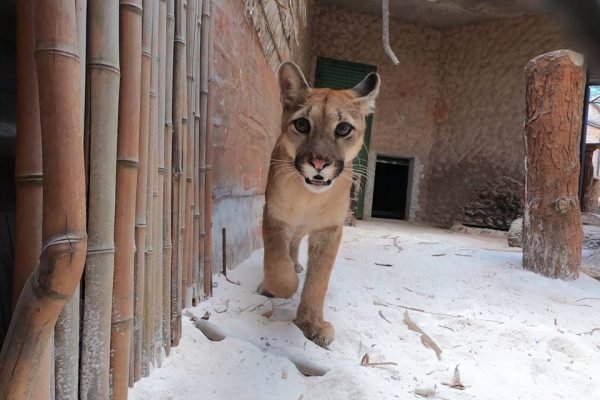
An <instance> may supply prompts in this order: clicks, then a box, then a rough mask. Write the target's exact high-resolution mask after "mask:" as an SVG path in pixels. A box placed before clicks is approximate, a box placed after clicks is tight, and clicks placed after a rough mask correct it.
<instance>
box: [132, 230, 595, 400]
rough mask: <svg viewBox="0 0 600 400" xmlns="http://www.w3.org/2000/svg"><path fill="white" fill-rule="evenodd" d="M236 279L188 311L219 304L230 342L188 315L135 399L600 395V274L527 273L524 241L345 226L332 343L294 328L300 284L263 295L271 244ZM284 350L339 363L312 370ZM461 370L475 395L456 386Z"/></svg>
mask: <svg viewBox="0 0 600 400" xmlns="http://www.w3.org/2000/svg"><path fill="white" fill-rule="evenodd" d="M305 253H306V244H304V247H303V249H302V254H305ZM305 258H306V257H304V258H303V261H305ZM303 277H304V273H302V274H301V278H302V279H303ZM230 278H231V279H232V280H234V281H239V282H240V284H241V285H240V286H236V285H233V284H230V283H228V282H227V281H226V280H225V279H224V278H223V277H222V276H219V277H217V278H216V281H217V283H218V287H216V288H215V291H214V294H215V297H214V298H212V299H210V300H209V301H206V302H203V303H201V304H200V306H198V307H196V308H194V309H191V310H188V313H193V314H194V315H197V316H202V315H204V314H205V312H206V311H208V312H210V313H211V316H210V321H211V322H213V323H215V324H217V325H218V326H220V327H221V328H223V329H225V330H226V331H227V333H228V335H230V336H231V337H229V338H227V339H225V340H223V341H221V342H211V341H209V340H208V339H207V338H206V337H205V336H204V335H203V334H202V333H201V332H200V331H199V330H198V329H197V328H196V327H195V326H194V324H193V322H192V321H191V320H190V318H185V319H184V323H183V338H182V342H181V345H180V346H179V347H177V348H175V349H173V350H172V352H171V355H170V357H169V358H168V359H167V360H166V361H165V362H164V364H163V366H162V368H160V369H156V370H154V371H153V372H152V375H151V377H150V378H146V379H144V380H142V381H141V382H139V383H137V384H136V386H135V388H134V389H132V390H131V393H130V394H131V396H130V397H131V398H132V399H139V400H153V399H157V400H158V399H160V400H166V399H174V400H180V399H181V400H183V399H236V400H243V399H248V400H250V399H261V400H265V399H277V400H285V399H290V400H299V399H304V400H308V399H327V400H336V399H340V400H342V399H414V398H421V397H419V396H417V395H416V394H415V391H417V392H421V391H424V392H430V393H431V392H433V391H435V393H434V394H433V395H431V396H429V398H439V399H478V400H483V399H502V400H514V399H540V400H558V399H600V329H598V328H600V313H599V311H600V282H598V281H596V280H593V279H592V278H590V277H588V276H582V277H581V278H580V279H578V280H577V281H574V282H563V281H558V280H551V279H546V278H543V277H540V276H537V275H535V274H533V273H530V272H527V271H524V270H522V269H521V253H520V250H519V249H509V248H508V247H506V245H505V241H504V240H503V239H502V238H494V237H482V236H477V235H472V234H471V235H468V234H464V233H455V232H448V231H444V230H440V229H434V228H427V227H419V226H413V225H409V224H392V223H383V222H371V223H362V224H359V226H358V227H356V228H345V233H344V239H343V243H342V246H341V249H340V253H339V255H338V259H337V262H336V267H335V270H334V272H333V276H332V279H331V284H330V287H329V292H328V295H327V299H326V308H325V315H326V318H327V319H328V320H329V321H331V322H332V323H333V324H334V325H335V327H336V340H335V341H334V342H333V343H332V345H331V346H330V349H329V350H325V349H322V348H320V347H317V346H315V345H314V344H313V343H312V342H310V341H307V340H306V339H305V338H304V337H303V335H302V333H301V332H300V331H299V330H298V329H297V328H296V327H295V325H294V324H293V323H292V321H293V319H294V316H295V309H296V306H297V304H298V301H299V293H298V294H296V296H294V298H293V299H291V300H281V299H277V300H275V301H274V303H272V302H271V300H268V299H266V298H264V297H262V296H259V295H257V294H256V293H255V290H256V287H257V286H258V284H259V282H260V280H261V278H262V252H261V251H257V252H256V253H254V254H253V255H252V257H250V258H249V259H248V260H246V261H245V262H244V263H243V264H242V265H240V266H239V267H238V268H236V269H235V270H233V271H231V273H230ZM272 304H274V305H275V311H274V313H273V315H272V316H270V318H266V317H265V316H263V314H265V313H267V315H268V312H269V311H270V310H271V309H272ZM401 306H404V307H412V308H415V309H419V310H423V311H425V312H421V311H414V310H409V311H408V313H409V315H410V318H411V319H412V320H413V321H414V322H415V323H416V324H417V325H418V326H420V327H421V328H422V329H423V331H425V332H426V333H427V334H428V335H429V336H430V337H431V338H432V339H433V340H434V341H435V342H436V343H437V344H438V345H439V347H440V348H441V349H442V354H441V359H438V358H437V357H436V354H435V352H434V351H432V350H431V349H430V348H426V347H425V346H424V345H423V344H422V342H421V338H420V335H419V334H418V333H416V332H413V331H411V330H409V329H408V327H407V325H406V324H405V322H404V320H403V318H404V317H403V315H404V312H405V309H404V308H402V307H401ZM440 314H445V315H440ZM594 329H596V330H594ZM366 353H368V354H369V359H370V362H393V363H396V364H397V365H388V366H379V367H365V366H361V365H360V360H361V358H362V357H363V356H364V354H366ZM282 354H284V356H282ZM285 354H294V355H297V356H299V357H304V358H306V359H308V360H311V361H312V362H315V363H317V364H319V365H321V366H323V367H325V368H329V371H328V372H327V373H326V374H325V375H324V376H322V377H305V376H304V375H302V374H300V373H299V372H298V370H297V369H296V367H295V366H294V364H292V363H291V362H290V361H289V359H288V358H287V357H285ZM457 365H458V366H459V367H458V369H459V371H460V375H461V382H462V384H464V386H465V388H464V390H458V389H454V388H450V387H448V386H446V385H444V383H450V382H451V380H452V376H453V371H454V369H455V367H456V366H457Z"/></svg>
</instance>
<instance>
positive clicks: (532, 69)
mask: <svg viewBox="0 0 600 400" xmlns="http://www.w3.org/2000/svg"><path fill="white" fill-rule="evenodd" d="M526 77H527V94H526V99H527V114H526V115H527V116H526V122H525V132H524V134H525V212H524V215H525V218H524V226H523V267H524V268H525V269H528V270H531V271H533V272H536V273H539V274H542V275H544V276H548V277H552V278H561V279H575V278H577V277H578V275H579V264H580V262H581V242H582V227H581V212H580V210H579V197H578V186H579V170H580V166H579V143H580V135H581V124H582V115H583V95H584V90H585V79H586V78H585V66H584V60H583V56H581V55H580V54H578V53H575V52H572V51H568V50H559V51H555V52H552V53H547V54H543V55H541V56H539V57H536V58H534V59H533V60H531V61H530V62H529V63H528V64H527V67H526Z"/></svg>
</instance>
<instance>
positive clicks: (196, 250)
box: [192, 0, 203, 306]
mask: <svg viewBox="0 0 600 400" xmlns="http://www.w3.org/2000/svg"><path fill="white" fill-rule="evenodd" d="M201 15H202V0H196V21H195V23H196V34H195V36H194V52H195V56H194V226H193V229H194V231H193V261H192V290H193V297H192V305H193V306H196V304H197V303H198V302H199V301H200V295H199V288H200V287H201V286H199V285H198V279H199V276H200V265H201V263H200V216H201V214H200V209H201V208H203V205H202V203H201V202H200V171H199V169H200V49H201V46H200V41H201V40H200V38H201V36H202V31H201V27H202V25H201V20H202V19H201Z"/></svg>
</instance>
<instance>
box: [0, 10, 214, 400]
mask: <svg viewBox="0 0 600 400" xmlns="http://www.w3.org/2000/svg"><path fill="white" fill-rule="evenodd" d="M17 3H18V7H17V8H18V15H17V31H18V47H17V53H18V64H19V68H18V71H19V72H18V82H19V85H18V131H17V147H16V166H15V184H16V191H17V198H18V199H19V200H18V201H17V204H18V209H17V212H16V231H15V235H16V237H17V241H16V246H15V274H14V282H13V288H14V290H13V301H14V307H13V310H14V313H13V318H12V321H11V325H10V328H9V331H8V333H7V336H6V340H5V341H4V343H3V347H2V352H1V353H0V400H4V399H36V400H40V399H43V400H46V399H56V400H63V399H77V398H81V399H99V398H102V399H104V398H106V399H126V398H127V395H128V388H129V386H131V385H133V384H134V383H135V382H136V381H137V380H139V379H140V378H141V377H142V376H147V375H148V374H149V373H150V371H151V370H152V369H153V368H158V367H160V365H161V363H162V360H163V358H164V356H168V355H169V352H170V348H171V347H172V346H176V345H177V344H178V343H179V341H180V338H181V324H182V321H181V315H182V307H189V306H192V305H196V304H197V303H198V301H199V300H201V299H202V298H203V297H204V296H210V295H211V292H210V290H203V286H202V285H205V286H204V288H210V289H212V285H211V282H212V278H211V274H212V271H205V270H203V269H202V268H204V266H206V268H212V263H211V256H210V255H211V254H212V253H211V251H210V246H211V240H210V230H211V229H210V227H211V218H210V216H211V212H212V211H211V198H212V186H211V182H212V180H211V175H210V170H211V167H210V166H211V160H212V155H211V148H212V143H211V137H212V135H211V132H212V130H211V126H210V124H211V117H210V112H211V111H210V110H211V100H210V98H211V96H210V94H211V93H212V87H210V86H209V76H210V73H211V72H210V65H211V62H210V57H211V51H210V46H211V41H210V36H211V29H210V26H211V25H210V22H211V21H210V0H204V1H202V0H120V1H118V2H112V1H110V2H108V1H103V0H76V1H73V2H65V1H62V0H46V1H34V0H22V1H18V2H17Z"/></svg>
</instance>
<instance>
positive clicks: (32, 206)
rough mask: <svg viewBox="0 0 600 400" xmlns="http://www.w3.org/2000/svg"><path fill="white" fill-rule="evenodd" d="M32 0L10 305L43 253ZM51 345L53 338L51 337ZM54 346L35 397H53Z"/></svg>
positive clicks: (20, 96) (23, 48)
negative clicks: (51, 376) (51, 378)
mask: <svg viewBox="0 0 600 400" xmlns="http://www.w3.org/2000/svg"><path fill="white" fill-rule="evenodd" d="M33 4H34V1H33V0H24V1H19V2H18V3H17V88H18V90H17V138H16V148H15V190H16V225H15V243H14V244H15V264H14V271H13V287H12V290H13V291H12V308H13V310H14V307H15V306H16V304H17V301H18V300H19V296H20V295H21V292H22V290H23V287H24V286H25V283H26V282H27V279H28V278H29V276H30V275H31V273H32V271H33V270H34V269H35V267H36V265H37V263H38V260H39V257H40V253H41V251H42V204H43V190H42V185H43V170H42V135H41V127H40V108H39V96H38V81H37V72H36V69H35V60H34V57H33V52H34V49H35V21H34V15H33ZM50 343H51V344H52V343H53V340H52V339H50ZM51 347H52V346H51V345H49V346H47V348H46V352H45V353H44V354H43V355H40V364H41V365H40V371H39V376H40V381H39V382H38V385H37V387H36V392H35V393H33V395H34V399H35V400H45V399H49V398H50V397H51V396H50V390H52V392H54V385H52V386H50V375H51V372H50V371H51V369H52V370H53V363H52V361H53V359H54V357H53V356H52V353H51Z"/></svg>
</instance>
